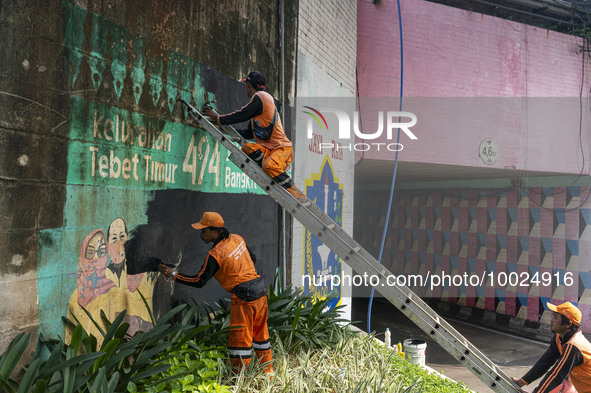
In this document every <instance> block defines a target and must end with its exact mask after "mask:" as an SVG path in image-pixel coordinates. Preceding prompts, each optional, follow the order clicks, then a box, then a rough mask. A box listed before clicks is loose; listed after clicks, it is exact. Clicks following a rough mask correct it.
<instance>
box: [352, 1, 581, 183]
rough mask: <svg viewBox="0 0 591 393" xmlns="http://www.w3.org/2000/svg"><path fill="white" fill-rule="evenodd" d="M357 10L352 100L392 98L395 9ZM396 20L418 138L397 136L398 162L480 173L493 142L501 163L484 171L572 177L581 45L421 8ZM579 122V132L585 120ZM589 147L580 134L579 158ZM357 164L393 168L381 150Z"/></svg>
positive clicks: (411, 4)
mask: <svg viewBox="0 0 591 393" xmlns="http://www.w3.org/2000/svg"><path fill="white" fill-rule="evenodd" d="M358 6H359V18H358V31H359V33H358V37H359V39H358V54H359V56H358V61H357V64H358V67H359V94H360V96H361V97H398V96H399V94H400V34H399V31H398V29H399V23H398V14H397V8H396V2H395V1H389V0H387V1H383V2H381V4H379V5H374V4H373V2H371V1H366V0H360V1H359V2H358ZM401 14H402V32H403V39H404V46H403V48H404V54H403V56H404V78H403V82H404V97H405V99H404V101H403V103H404V105H403V106H404V110H406V111H410V112H413V113H415V114H416V115H417V117H418V122H417V125H416V126H414V127H413V132H415V133H416V135H417V136H418V138H419V141H418V142H414V141H409V140H408V139H407V138H406V137H405V136H404V135H403V137H402V138H403V144H404V150H403V151H402V152H401V154H400V156H399V159H400V160H401V161H409V162H428V163H437V164H453V165H463V166H471V167H478V166H482V162H481V160H480V158H479V156H478V147H479V145H480V142H481V141H482V140H483V139H485V138H491V137H492V138H494V139H495V141H496V143H497V145H498V146H499V151H500V155H499V160H498V161H497V162H496V163H495V164H494V165H492V166H490V167H491V168H504V167H505V166H515V167H516V169H517V170H531V171H549V172H558V173H577V174H578V173H579V172H580V170H581V166H582V165H583V160H582V158H581V153H580V148H581V147H580V144H579V129H580V128H579V115H580V114H581V113H580V111H579V94H580V91H581V88H582V91H583V93H584V94H583V98H584V99H585V97H586V96H587V95H586V94H585V92H587V91H589V87H590V81H589V78H588V76H587V75H585V77H584V78H583V77H582V67H584V68H585V70H589V69H591V68H590V67H591V63H590V62H589V58H588V57H587V58H586V60H585V62H584V64H582V60H583V55H582V54H581V53H580V51H579V46H580V45H582V40H581V39H580V38H577V37H573V36H568V35H565V34H561V33H557V32H554V31H547V30H543V29H539V28H536V27H532V26H527V25H523V24H519V23H515V22H511V21H508V20H503V19H498V18H494V17H491V16H487V15H480V14H475V13H472V12H468V11H463V10H460V9H456V8H452V7H446V6H444V5H440V4H433V3H430V2H427V1H423V0H411V1H407V2H404V3H403V4H402V5H401ZM581 84H582V86H581ZM417 97H418V98H417ZM587 102H588V101H587V100H586V99H585V100H584V102H583V106H584V107H585V105H586V104H587ZM362 107H363V108H366V109H365V110H364V112H365V114H363V113H362V118H364V124H367V129H368V130H375V129H376V127H377V126H376V120H375V118H376V114H375V113H374V112H373V111H371V110H370V109H367V108H371V106H370V105H364V106H362ZM582 115H583V117H584V118H583V130H585V129H587V128H586V127H585V125H586V124H589V117H588V111H583V113H582ZM368 132H369V131H368ZM385 141H386V140H385V139H384V138H381V139H380V140H379V142H385ZM376 142H378V141H377V140H376ZM406 142H409V143H406ZM589 142H590V140H589V134H588V133H586V132H584V133H583V135H582V144H583V146H584V149H585V154H587V155H588V154H589V153H590V152H589V150H588V149H587V147H586V146H589ZM550 152H551V154H552V157H553V158H554V159H553V160H548V159H547V157H548V153H550ZM361 155H363V157H364V158H365V159H371V158H374V159H384V160H388V159H392V158H391V157H390V154H389V152H388V151H385V150H384V149H382V150H381V151H377V150H376V149H373V150H371V151H368V152H365V153H358V156H361ZM587 161H588V160H587ZM587 164H588V162H585V171H586V172H588V170H589V169H588V168H589V167H588V165H587Z"/></svg>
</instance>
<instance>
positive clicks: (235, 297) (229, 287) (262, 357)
mask: <svg viewBox="0 0 591 393" xmlns="http://www.w3.org/2000/svg"><path fill="white" fill-rule="evenodd" d="M192 226H193V228H195V229H201V233H200V236H201V240H203V241H204V242H205V243H213V247H212V248H211V250H210V251H209V253H208V254H207V257H206V259H205V262H204V263H203V266H202V267H201V269H200V270H199V273H197V274H196V275H194V276H189V275H184V274H181V273H178V272H175V271H173V270H172V268H170V267H169V266H166V265H164V264H161V265H159V266H158V271H159V272H160V273H162V274H163V275H165V276H166V277H171V276H172V277H173V279H174V281H177V282H180V283H182V284H186V285H190V286H194V287H197V288H201V287H203V286H204V285H205V283H207V281H208V280H210V279H211V278H212V277H215V279H216V280H217V281H218V282H219V283H220V284H221V285H222V287H223V288H224V289H225V290H226V291H228V292H231V293H232V296H231V303H230V327H231V329H230V332H229V335H228V352H229V354H230V363H231V364H232V369H233V370H234V371H239V370H240V369H241V368H243V367H246V366H248V365H249V364H250V360H251V356H252V348H253V347H254V350H255V353H256V355H257V358H258V359H259V362H260V363H261V364H263V363H266V366H265V367H266V368H265V372H269V373H270V372H272V371H273V365H272V360H273V356H272V354H271V344H270V341H269V330H268V328H267V296H266V294H267V288H266V286H265V283H264V280H263V278H262V277H261V276H259V275H258V274H257V272H256V270H255V267H254V262H255V261H256V257H255V256H254V254H253V253H252V252H251V251H250V249H249V248H248V247H247V246H246V243H245V242H244V239H243V238H242V237H241V236H238V235H235V234H231V233H230V232H228V230H227V229H226V228H225V227H224V220H223V219H222V216H220V215H219V214H218V213H215V212H205V213H203V217H202V218H201V221H199V222H197V223H195V224H193V225H192Z"/></svg>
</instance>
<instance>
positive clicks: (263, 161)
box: [242, 143, 293, 189]
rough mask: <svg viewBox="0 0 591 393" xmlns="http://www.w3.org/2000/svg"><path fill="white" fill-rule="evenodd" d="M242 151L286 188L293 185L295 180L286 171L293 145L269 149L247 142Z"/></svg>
mask: <svg viewBox="0 0 591 393" xmlns="http://www.w3.org/2000/svg"><path fill="white" fill-rule="evenodd" d="M242 151H243V152H245V153H246V155H247V156H249V157H250V158H251V159H252V160H253V161H255V162H256V163H257V164H259V165H260V166H261V167H262V168H263V171H265V173H266V174H267V175H269V176H270V177H271V178H272V179H273V180H275V181H276V182H277V183H278V184H279V185H281V186H282V187H283V188H285V189H289V188H290V187H291V186H293V182H292V180H291V178H290V177H289V175H288V174H287V172H286V169H287V167H288V166H289V164H290V163H291V147H289V146H286V147H278V148H277V149H273V150H269V149H267V148H266V147H264V146H261V145H259V144H256V143H245V144H244V146H242Z"/></svg>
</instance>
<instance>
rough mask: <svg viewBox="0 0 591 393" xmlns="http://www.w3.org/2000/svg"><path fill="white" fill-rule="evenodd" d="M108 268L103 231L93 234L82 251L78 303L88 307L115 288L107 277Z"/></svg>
mask: <svg viewBox="0 0 591 393" xmlns="http://www.w3.org/2000/svg"><path fill="white" fill-rule="evenodd" d="M106 267H107V244H106V240H105V233H104V232H103V230H102V229H96V230H94V231H93V232H91V233H90V234H89V235H88V236H86V238H85V239H84V241H83V242H82V247H81V249H80V259H79V261H78V286H77V293H78V299H77V300H78V303H79V304H80V305H82V306H83V307H86V306H87V305H88V304H89V303H90V302H91V301H92V300H93V299H94V298H96V297H97V296H99V295H101V294H103V293H106V292H108V291H109V289H110V288H112V287H113V286H114V284H113V282H112V281H110V280H108V279H107V278H106V277H105V268H106Z"/></svg>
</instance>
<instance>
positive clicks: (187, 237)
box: [0, 0, 297, 350]
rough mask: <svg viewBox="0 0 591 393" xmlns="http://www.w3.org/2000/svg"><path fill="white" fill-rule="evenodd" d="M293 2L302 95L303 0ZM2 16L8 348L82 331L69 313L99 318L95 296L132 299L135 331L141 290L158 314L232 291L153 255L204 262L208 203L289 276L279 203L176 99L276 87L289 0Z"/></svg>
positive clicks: (104, 6) (187, 263)
mask: <svg viewBox="0 0 591 393" xmlns="http://www.w3.org/2000/svg"><path fill="white" fill-rule="evenodd" d="M285 8H286V14H285V22H286V24H285V33H286V37H288V40H287V42H286V45H285V55H286V59H285V72H286V73H285V83H286V90H287V91H291V90H293V89H294V87H293V83H294V82H293V81H294V80H295V75H294V69H295V39H293V38H291V39H290V37H295V27H296V26H297V2H289V4H286V6H285ZM0 12H1V14H0V21H1V22H2V23H0V26H1V27H0V31H1V32H2V35H3V37H5V40H3V42H2V44H0V45H1V47H2V53H4V54H5V57H6V58H5V59H4V62H3V72H2V78H1V79H0V103H1V106H2V108H3V110H2V113H1V114H0V127H1V132H0V157H1V158H0V183H1V185H0V201H1V203H0V217H1V218H0V245H1V246H2V249H3V250H4V252H3V253H2V255H0V281H1V282H2V284H3V285H2V296H3V298H4V299H5V301H4V302H3V306H2V311H3V312H2V315H3V317H4V318H3V320H2V322H1V323H0V333H1V334H0V336H1V337H2V340H0V350H2V349H4V348H5V347H6V344H7V342H8V341H9V340H11V339H12V337H14V336H15V335H16V334H17V333H18V332H20V331H23V330H29V331H32V332H37V333H43V334H46V335H59V336H63V335H64V334H67V333H66V332H65V330H64V324H63V322H62V320H61V317H62V316H65V315H66V314H68V316H69V317H70V318H74V317H80V316H82V317H84V316H83V314H82V313H81V309H80V304H82V305H84V306H85V307H86V308H87V309H89V310H90V311H91V313H92V314H93V315H95V316H96V315H97V313H98V312H99V310H100V309H103V310H104V311H105V312H106V313H107V315H108V316H110V317H114V316H115V315H117V314H118V313H119V312H120V311H122V310H123V309H126V310H127V312H128V316H129V318H128V319H129V321H130V322H131V325H132V330H133V329H140V328H145V327H146V326H148V325H149V319H148V318H147V315H146V312H145V308H144V306H143V303H142V302H141V299H140V297H139V291H141V292H142V293H143V294H144V295H145V296H146V297H148V299H149V300H150V301H151V302H152V303H153V307H154V309H155V311H157V314H158V313H159V312H162V311H164V310H166V309H167V308H168V307H169V306H170V304H171V303H172V304H174V303H175V302H178V301H180V300H182V299H188V298H189V297H195V298H196V299H199V300H207V301H209V302H212V301H214V300H217V299H219V298H220V297H222V296H227V294H225V292H224V291H223V290H222V289H221V287H220V286H219V285H218V284H217V283H213V282H212V283H209V284H208V291H192V290H188V289H187V288H185V287H181V286H180V285H178V284H176V285H174V286H172V285H171V284H170V283H169V282H165V281H163V280H162V278H161V277H158V276H157V275H156V274H155V273H153V272H152V271H151V270H152V266H151V265H150V263H148V260H147V257H148V256H158V257H161V258H163V259H164V260H165V261H166V262H168V263H173V264H178V265H180V270H181V271H183V272H186V273H188V274H194V273H195V272H196V271H197V269H198V268H199V267H200V266H201V263H202V260H203V257H204V256H205V253H206V252H207V250H208V247H207V246H205V245H203V244H202V243H201V242H200V240H199V239H198V232H196V231H194V230H192V229H191V228H190V226H189V224H190V223H191V222H194V221H198V220H199V218H200V216H201V214H202V213H203V211H207V210H218V211H220V213H221V214H222V215H223V216H224V218H225V219H226V226H227V227H228V228H229V229H230V231H232V232H236V233H239V234H243V235H244V236H245V238H246V240H247V242H248V243H249V244H250V245H251V246H252V247H253V249H254V250H255V253H257V254H258V257H259V258H258V260H259V261H260V262H259V264H258V265H257V267H258V268H259V270H260V271H261V273H262V274H263V276H264V277H265V278H266V279H267V280H269V281H271V280H272V279H273V278H274V274H275V268H276V267H277V265H278V255H279V250H278V241H277V238H276V235H275V234H276V228H277V226H278V224H277V222H278V212H279V210H278V208H277V205H276V204H275V203H274V202H273V201H272V200H271V199H269V198H268V197H266V196H264V195H263V193H262V191H261V190H258V189H257V188H256V187H255V186H253V184H252V182H250V181H248V179H246V178H245V177H244V175H243V174H242V173H241V172H240V171H239V170H238V169H237V168H235V167H234V166H233V164H231V163H230V162H229V161H228V160H227V152H226V151H225V150H224V149H223V148H220V147H219V146H218V145H217V144H216V143H215V141H213V140H212V139H211V138H210V137H208V136H207V135H206V133H205V132H204V131H203V130H198V129H196V128H194V127H192V126H191V122H190V121H189V120H188V119H187V118H186V117H185V114H184V112H183V111H182V108H181V105H180V103H178V102H177V99H178V98H184V99H185V100H187V101H190V102H192V103H193V104H194V105H196V106H200V105H202V104H203V103H204V102H205V101H206V100H207V99H215V101H216V102H217V106H218V109H219V110H220V111H221V112H228V111H230V110H234V109H236V108H237V107H239V106H241V105H243V104H244V103H246V102H247V100H248V98H247V97H246V94H245V92H244V86H243V84H241V83H239V82H237V80H238V79H239V78H241V77H243V76H244V75H246V74H247V72H248V71H251V70H253V69H257V70H260V71H262V72H263V73H265V74H266V75H267V80H268V87H269V91H270V92H271V93H272V94H274V95H277V93H278V91H279V83H278V82H279V75H280V73H279V70H278V67H279V47H280V43H279V37H278V19H279V17H278V4H277V2H274V1H263V2H253V1H250V2H243V1H231V2H224V3H223V4H221V3H220V4H217V3H216V5H215V6H212V5H211V2H206V1H203V2H189V1H181V2H166V1H157V0H154V1H149V2H140V1H129V2H118V3H113V2H109V1H104V2H101V1H99V2H86V1H76V2H69V1H63V2H61V3H60V2H41V1H34V0H30V1H25V2H20V3H19V4H18V5H17V4H13V5H11V4H3V6H2V8H1V11H0ZM261 20H264V21H265V23H260V21H261ZM253 222H256V223H257V224H256V225H257V230H256V231H253V230H252V227H253V224H252V223H253ZM269 234H270V235H269ZM130 244H133V246H134V247H132V248H131V250H132V251H133V255H130V254H129V251H130V248H129V245H130ZM126 245H127V246H128V247H126ZM152 294H153V296H152ZM171 295H172V296H171ZM84 322H85V323H87V322H88V321H84Z"/></svg>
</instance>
